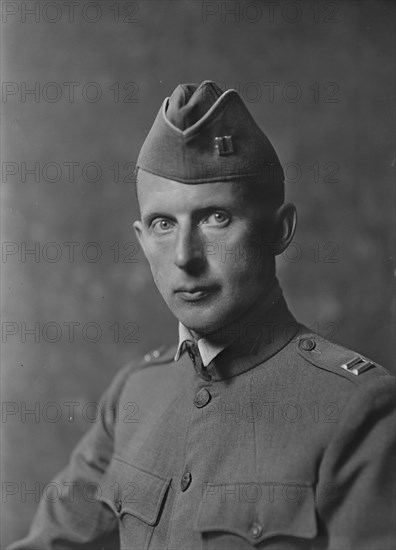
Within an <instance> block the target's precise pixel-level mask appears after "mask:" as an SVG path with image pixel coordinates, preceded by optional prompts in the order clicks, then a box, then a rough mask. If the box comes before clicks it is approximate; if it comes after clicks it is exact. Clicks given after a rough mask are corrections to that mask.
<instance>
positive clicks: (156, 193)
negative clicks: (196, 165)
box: [137, 169, 249, 206]
mask: <svg viewBox="0 0 396 550" xmlns="http://www.w3.org/2000/svg"><path fill="white" fill-rule="evenodd" d="M246 185H249V184H248V183H247V184H246ZM137 192H138V197H139V201H140V203H141V206H143V204H144V203H145V204H147V203H154V202H158V201H167V200H168V199H170V197H172V200H179V201H180V202H183V200H194V199H195V200H198V201H202V203H205V204H208V205H209V204H210V203H211V202H218V201H220V200H222V199H223V200H224V201H228V200H232V199H233V198H236V199H238V200H239V199H242V197H243V189H242V186H241V184H240V183H239V182H232V181H226V182H213V183H200V184H195V185H189V184H186V183H182V182H179V181H176V180H171V179H168V178H163V177H161V176H157V175H155V174H151V173H149V172H146V171H145V170H141V169H140V170H139V173H138V177H137Z"/></svg>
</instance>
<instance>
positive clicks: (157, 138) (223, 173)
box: [137, 80, 284, 203]
mask: <svg viewBox="0 0 396 550" xmlns="http://www.w3.org/2000/svg"><path fill="white" fill-rule="evenodd" d="M137 167H138V168H140V169H142V170H145V171H147V172H150V173H152V174H155V175H157V176H161V177H163V178H167V179H171V180H175V181H178V182H181V183H186V184H200V183H212V182H219V181H237V182H240V183H241V184H243V183H247V182H256V183H260V184H262V185H263V186H264V187H263V191H268V197H269V199H270V200H271V202H276V203H282V202H283V200H284V184H283V182H284V174H283V170H282V167H281V165H280V162H279V159H278V156H277V154H276V152H275V150H274V148H273V146H272V145H271V143H270V141H269V139H268V138H267V136H266V135H265V134H264V132H262V130H261V129H260V128H259V127H258V125H257V124H256V122H255V121H254V119H253V117H252V115H251V114H250V112H249V111H248V109H247V108H246V106H245V104H244V102H243V101H242V98H241V97H240V95H239V94H238V92H237V91H236V90H232V89H231V90H227V91H225V92H223V91H222V90H221V88H220V87H219V86H217V85H216V83H215V82H211V81H209V80H206V81H204V82H202V84H200V85H198V84H180V85H179V86H178V87H177V88H176V89H175V91H174V92H173V94H172V95H171V97H168V98H166V99H165V101H164V102H163V104H162V107H161V109H160V110H159V112H158V115H157V117H156V119H155V121H154V124H153V126H152V128H151V130H150V132H149V133H148V135H147V138H146V140H145V142H144V143H143V146H142V149H141V151H140V154H139V157H138V160H137Z"/></svg>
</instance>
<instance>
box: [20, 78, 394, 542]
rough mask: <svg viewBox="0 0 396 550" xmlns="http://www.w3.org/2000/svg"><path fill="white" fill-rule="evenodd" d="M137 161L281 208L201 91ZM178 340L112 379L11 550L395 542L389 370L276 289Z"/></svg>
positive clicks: (273, 169) (278, 192)
mask: <svg viewBox="0 0 396 550" xmlns="http://www.w3.org/2000/svg"><path fill="white" fill-rule="evenodd" d="M203 92H205V93H203ZM138 165H139V167H140V168H141V169H142V170H145V171H147V172H149V173H151V174H154V175H156V176H158V177H162V178H168V179H172V180H175V181H176V182H180V183H185V184H188V185H196V184H200V183H211V182H223V181H228V180H230V181H232V182H235V181H241V184H244V183H245V182H247V181H251V182H259V183H260V184H262V185H263V188H264V189H265V190H266V192H267V200H268V201H274V202H275V203H277V204H281V203H282V202H283V175H282V169H281V166H280V163H279V160H278V158H277V156H276V153H275V151H274V149H273V148H272V145H271V143H270V142H269V140H268V139H267V137H266V136H265V135H264V134H263V133H262V132H261V131H260V129H259V128H258V126H257V125H256V124H255V122H254V120H253V119H252V117H251V115H250V114H249V113H248V111H247V109H246V108H245V107H244V105H243V102H242V100H241V99H240V97H239V96H238V94H237V93H236V92H235V91H233V90H229V91H227V92H225V93H224V94H222V92H221V91H220V90H218V89H217V88H216V86H215V85H214V84H213V83H210V82H209V83H208V82H207V83H203V85H201V86H200V87H198V88H197V86H196V85H185V86H181V87H179V88H178V89H177V90H176V92H175V93H174V94H173V95H172V97H171V98H170V100H168V99H167V100H166V101H165V102H164V105H163V107H162V108H161V110H160V113H159V114H158V117H157V119H156V122H155V123H154V126H153V128H152V130H151V131H150V133H149V135H148V137H147V139H146V142H145V144H144V146H143V148H142V151H141V153H140V156H139V160H138ZM261 198H262V197H261ZM260 281H261V279H260ZM179 336H180V341H179V345H178V346H174V347H173V348H169V349H163V350H156V351H154V352H153V353H151V354H147V355H146V356H145V357H144V359H143V361H142V362H140V363H136V364H133V365H131V366H128V367H126V368H124V369H123V370H121V371H120V373H119V374H118V375H117V376H116V378H115V380H114V382H113V383H112V385H111V387H110V388H109V389H108V391H107V392H106V393H105V395H104V397H103V400H102V411H103V414H102V415H101V419H100V422H97V423H96V424H95V425H94V426H93V427H92V429H91V430H90V431H89V432H88V433H87V434H86V436H85V437H84V438H83V439H82V441H81V442H80V444H79V445H78V446H77V448H76V449H75V451H74V453H73V455H72V457H71V460H70V463H69V465H68V467H67V468H66V469H65V470H64V471H63V472H61V473H60V474H59V476H58V477H57V478H56V479H55V484H54V485H53V486H52V488H51V487H50V488H49V489H48V490H47V491H46V498H45V499H44V500H43V501H42V502H41V504H40V507H39V510H38V513H37V515H36V518H35V520H34V522H33V525H32V529H31V531H30V533H29V535H28V536H27V538H26V539H24V540H22V541H19V542H17V543H15V544H14V545H12V546H11V547H10V550H11V549H12V550H34V549H37V550H50V549H73V548H74V549H77V548H78V549H83V548H84V549H92V550H97V549H99V548H104V546H103V544H104V543H103V537H107V536H108V535H110V534H111V533H117V532H118V531H119V535H120V544H121V548H122V549H123V550H132V549H136V550H146V549H147V550H148V549H151V550H165V549H167V550H220V549H221V550H232V549H235V550H243V549H248V548H257V549H264V548H265V549H269V548H272V549H277V550H281V549H282V550H285V549H293V550H295V549H297V548H301V549H303V548H304V549H327V550H364V549H366V550H369V549H370V550H391V549H393V548H394V543H395V539H394V537H393V533H392V531H393V525H392V522H393V517H394V515H393V514H392V510H393V502H392V496H393V494H392V489H393V488H394V479H393V476H394V472H395V468H394V464H392V457H393V455H392V452H391V451H392V445H393V441H394V427H395V426H394V416H392V414H393V410H394V407H393V396H394V393H393V392H394V378H393V376H391V375H390V373H389V372H388V371H387V370H386V369H384V368H382V367H381V366H379V365H377V364H375V363H373V362H372V361H370V360H368V359H366V358H364V357H362V356H360V355H359V354H357V353H354V352H352V351H349V350H347V349H345V348H342V347H340V346H338V345H336V344H334V343H332V342H329V341H327V340H324V339H322V338H321V337H320V336H318V335H316V334H313V333H311V331H309V330H308V329H307V328H305V327H304V326H302V325H300V324H299V323H298V322H297V321H296V319H295V318H294V317H293V315H292V314H291V313H290V311H289V310H288V307H287V305H286V302H285V300H284V298H283V295H282V292H281V291H280V288H279V287H278V286H277V285H275V286H274V287H273V288H272V290H270V291H269V292H268V293H267V295H266V297H265V298H264V299H263V301H258V303H257V304H255V305H254V307H252V308H251V309H249V310H248V311H247V312H245V313H244V314H242V316H241V317H240V318H238V319H237V321H235V322H234V323H233V324H231V325H230V326H229V325H227V326H226V327H224V333H223V334H222V335H220V336H221V337H220V338H219V339H218V340H216V341H215V340H214V336H213V334H209V336H210V338H209V339H206V338H204V337H203V338H200V339H199V340H198V341H195V340H194V337H193V335H192V333H191V334H190V332H189V330H188V328H187V327H184V326H180V330H179ZM59 487H63V488H68V489H69V490H67V491H62V492H61V493H59Z"/></svg>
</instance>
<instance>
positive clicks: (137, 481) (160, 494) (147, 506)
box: [100, 457, 171, 525]
mask: <svg viewBox="0 0 396 550" xmlns="http://www.w3.org/2000/svg"><path fill="white" fill-rule="evenodd" d="M170 482H171V480H170V479H165V478H162V477H160V476H157V475H155V474H152V473H150V472H146V471H145V470H142V469H141V468H138V467H136V466H133V465H132V464H129V463H128V462H125V461H124V460H122V459H119V458H117V457H114V458H113V460H112V462H111V463H110V466H109V469H108V471H107V473H106V475H105V476H104V478H103V480H102V483H101V497H100V500H102V501H103V502H105V503H106V504H107V505H108V506H110V508H111V509H112V510H113V511H114V513H115V514H116V515H117V516H119V517H121V516H123V515H124V514H132V515H133V516H135V517H137V518H139V519H141V520H142V521H144V522H145V523H147V524H148V525H154V524H155V523H156V522H157V519H158V516H159V512H160V509H161V505H162V502H163V500H164V497H165V494H166V492H167V490H168V487H169V484H170Z"/></svg>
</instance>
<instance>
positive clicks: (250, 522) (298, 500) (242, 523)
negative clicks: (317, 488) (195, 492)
mask: <svg viewBox="0 0 396 550" xmlns="http://www.w3.org/2000/svg"><path fill="white" fill-rule="evenodd" d="M241 487H242V489H241ZM244 487H248V489H247V490H244V489H243V488H244ZM285 487H286V489H285ZM195 529H196V530H198V531H200V532H201V533H209V532H228V533H233V534H235V535H238V536H240V537H242V538H244V539H245V540H246V541H248V542H249V543H250V544H252V545H255V544H258V543H260V542H262V541H263V540H265V539H268V538H270V537H275V536H282V535H283V536H289V537H300V538H306V539H311V538H314V537H315V536H316V534H317V522H316V514H315V493H314V488H313V487H312V486H310V485H301V484H296V483H293V484H280V483H277V484H276V486H272V489H271V487H270V486H269V485H268V484H258V483H250V484H242V483H235V484H222V485H217V484H207V485H206V492H205V493H204V495H203V499H202V501H201V504H200V507H199V511H198V516H197V520H196V523H195Z"/></svg>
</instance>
